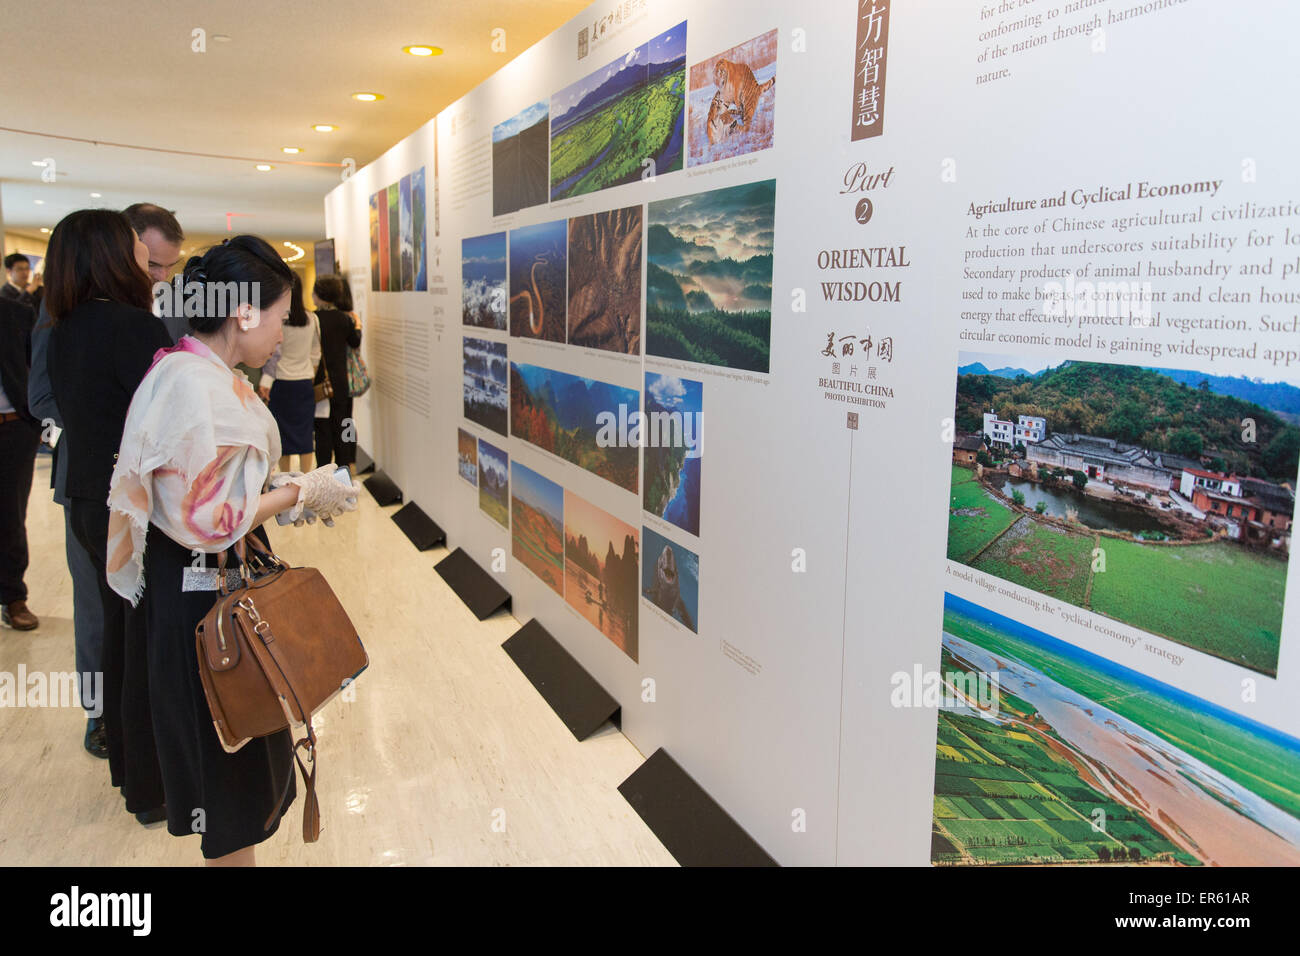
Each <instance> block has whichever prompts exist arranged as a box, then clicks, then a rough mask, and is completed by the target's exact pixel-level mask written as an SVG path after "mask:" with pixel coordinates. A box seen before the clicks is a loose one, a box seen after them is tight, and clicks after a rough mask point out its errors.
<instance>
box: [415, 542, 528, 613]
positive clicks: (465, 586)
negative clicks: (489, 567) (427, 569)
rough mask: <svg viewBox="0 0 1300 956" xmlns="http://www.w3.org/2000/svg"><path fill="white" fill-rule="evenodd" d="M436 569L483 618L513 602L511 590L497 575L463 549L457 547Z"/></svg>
mask: <svg viewBox="0 0 1300 956" xmlns="http://www.w3.org/2000/svg"><path fill="white" fill-rule="evenodd" d="M433 569H434V570H435V571H437V572H438V574H440V575H441V576H442V579H443V580H444V581H446V582H447V584H448V586H450V587H451V589H452V590H453V591H455V592H456V596H457V597H458V598H460V599H461V600H462V601H464V602H465V606H466V607H468V608H469V609H470V610H471V611H473V612H474V616H475V617H476V618H478V619H479V620H480V621H482V620H484V619H486V618H488V617H491V616H492V614H494V613H495V612H496V610H497V609H498V608H500V607H504V606H506V605H508V604H509V603H510V592H509V591H507V590H506V589H505V588H503V587H502V586H501V585H500V583H498V581H497V579H496V577H495V576H494V575H491V574H489V573H488V572H486V571H484V570H483V569H482V568H480V567H479V566H478V565H477V564H475V563H474V559H473V558H471V557H470V556H469V555H468V554H466V553H465V550H464V549H463V548H457V549H456V550H455V551H453V552H452V553H451V554H449V555H447V556H446V557H445V558H443V559H442V560H441V561H439V562H438V563H437V564H435V565H434V566H433Z"/></svg>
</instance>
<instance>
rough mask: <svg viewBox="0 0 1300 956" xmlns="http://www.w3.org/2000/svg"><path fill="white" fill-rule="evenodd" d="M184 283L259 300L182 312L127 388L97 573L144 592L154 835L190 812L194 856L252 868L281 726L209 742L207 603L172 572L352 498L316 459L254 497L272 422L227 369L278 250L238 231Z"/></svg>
mask: <svg viewBox="0 0 1300 956" xmlns="http://www.w3.org/2000/svg"><path fill="white" fill-rule="evenodd" d="M185 283H186V285H187V286H188V285H189V284H190V283H198V284H200V285H203V286H206V285H207V284H208V283H223V284H227V283H233V284H236V287H238V288H245V289H255V290H257V292H256V293H255V295H254V296H252V298H253V299H254V300H255V301H253V302H248V301H239V299H238V298H236V300H235V301H225V302H224V303H223V305H224V306H225V307H224V308H220V309H219V311H217V312H216V313H215V314H203V315H200V316H191V317H190V325H191V327H192V328H193V330H194V334H193V335H192V336H185V337H184V338H182V339H181V340H180V342H179V343H178V344H177V345H176V346H175V347H174V348H171V349H167V350H165V352H164V353H163V354H162V355H160V356H159V358H158V359H157V360H156V361H155V363H154V365H153V367H152V368H151V369H150V370H149V372H148V374H147V375H145V377H144V381H143V382H141V383H140V388H139V390H138V391H137V392H136V394H135V397H134V399H133V400H132V402H131V408H130V412H129V413H128V415H127V419H126V428H125V431H124V434H123V437H122V447H121V448H120V450H119V453H118V460H117V465H116V468H115V470H114V472H113V479H112V489H111V491H110V493H109V498H108V503H109V507H110V508H111V509H112V517H111V519H110V521H109V532H108V533H109V541H108V553H109V554H110V555H111V558H110V560H109V564H108V577H109V581H110V582H111V584H112V586H113V589H114V590H115V591H116V592H117V593H118V594H120V595H122V596H123V597H124V598H127V599H129V600H131V601H132V602H136V601H140V600H142V599H143V609H144V611H145V614H146V617H147V620H148V634H149V678H150V688H151V700H152V706H153V723H154V730H155V732H156V734H157V740H158V756H159V759H160V761H161V764H162V772H163V780H164V783H165V785H166V792H167V829H168V831H169V832H170V833H172V834H173V835H174V836H190V835H191V834H193V833H194V832H195V831H194V816H193V810H194V808H196V807H201V808H203V811H204V824H205V825H204V828H203V830H202V842H201V851H202V854H203V857H204V859H205V860H206V861H207V862H208V863H209V864H210V865H253V864H254V863H255V856H254V850H255V847H256V845H257V844H258V843H261V842H262V841H264V840H266V839H269V838H270V837H271V836H272V835H273V834H274V833H275V832H276V830H277V829H278V828H279V825H280V820H281V818H282V817H283V816H284V814H285V813H286V812H287V811H288V809H289V807H290V805H291V804H292V803H293V800H294V797H295V794H296V791H295V787H294V779H293V757H292V746H293V744H292V740H291V737H290V733H289V730H288V729H287V728H286V729H284V730H281V731H279V732H277V733H274V734H271V735H269V736H266V737H258V738H256V739H253V740H250V741H248V742H247V743H246V744H245V745H244V746H243V747H241V748H240V749H239V750H238V751H236V752H235V753H227V752H226V751H225V749H224V748H223V747H222V746H221V742H220V740H219V739H218V737H217V732H216V729H215V728H214V727H213V724H212V719H211V713H210V711H209V709H208V704H207V701H206V698H205V695H204V692H203V685H202V682H201V681H200V678H199V668H198V658H197V650H196V648H195V640H194V631H195V628H196V627H197V625H198V624H199V622H200V621H201V620H202V619H203V618H204V616H206V614H207V613H208V612H209V611H210V610H211V609H212V604H213V601H214V600H215V595H214V593H213V591H211V590H208V591H202V590H186V589H185V588H184V578H185V573H186V571H187V570H188V569H189V568H190V567H191V565H192V562H193V554H194V552H195V551H198V552H202V553H204V554H216V553H219V552H223V551H224V552H227V554H228V556H229V555H230V554H231V552H233V551H234V550H235V549H234V545H236V544H237V543H238V542H239V541H240V540H241V539H242V538H243V537H244V536H245V535H247V534H249V533H250V532H254V531H255V529H257V528H258V527H259V526H260V525H261V524H262V522H264V521H266V520H267V519H269V518H270V517H272V516H273V515H276V514H279V513H280V512H283V511H288V512H289V513H290V516H291V517H294V518H300V517H301V515H302V509H303V508H306V509H309V510H311V511H312V512H314V513H315V514H316V515H317V516H318V517H321V518H330V517H332V516H333V515H336V514H339V513H341V512H343V511H352V510H355V509H356V496H357V493H358V491H359V490H360V489H359V486H357V485H355V484H353V485H351V486H350V487H345V486H343V485H341V484H340V483H339V482H337V481H335V480H334V477H333V475H332V472H333V468H331V467H329V466H326V467H325V468H319V469H316V470H315V471H312V472H308V473H307V474H305V475H302V474H293V475H286V476H277V479H276V481H277V482H282V484H280V486H279V487H277V488H275V489H274V490H271V491H264V490H263V489H264V488H265V486H266V483H267V479H268V478H269V477H270V473H271V467H272V465H273V464H274V462H275V460H276V459H277V458H279V456H280V435H279V428H278V426H277V425H276V423H275V419H274V418H273V417H272V416H271V413H270V412H269V411H268V410H267V408H266V407H265V406H264V405H263V404H262V403H261V402H260V401H258V399H257V396H256V395H255V394H254V392H253V389H252V386H250V385H249V384H248V380H247V379H246V378H244V376H243V375H242V374H241V373H239V372H237V371H236V370H235V366H236V365H239V364H245V365H249V366H252V367H257V366H261V365H263V364H265V362H266V360H267V359H268V358H270V356H271V354H272V352H273V351H274V350H275V347H276V345H277V344H278V343H279V342H280V341H281V339H282V323H283V322H284V320H285V319H286V318H287V317H288V315H289V312H290V300H291V294H290V293H291V288H292V284H293V273H292V272H291V271H290V270H289V267H288V266H286V265H285V264H284V261H283V260H282V259H281V258H280V256H279V254H278V253H277V252H276V251H275V250H274V249H273V248H271V246H270V245H268V244H267V243H266V242H265V241H264V240H262V239H259V238H258V237H256V236H236V237H235V238H233V239H230V240H227V241H226V242H225V243H223V244H222V245H220V246H215V247H213V248H212V249H210V250H208V252H207V253H205V254H204V255H203V256H202V257H198V256H195V257H193V258H191V259H190V260H189V262H188V263H187V264H186V266H185ZM226 287H227V288H230V287H231V286H230V285H227V286H226ZM205 302H206V297H205ZM209 305H211V304H209ZM237 564H238V554H237V553H236V554H234V556H233V560H231V566H235V565H237Z"/></svg>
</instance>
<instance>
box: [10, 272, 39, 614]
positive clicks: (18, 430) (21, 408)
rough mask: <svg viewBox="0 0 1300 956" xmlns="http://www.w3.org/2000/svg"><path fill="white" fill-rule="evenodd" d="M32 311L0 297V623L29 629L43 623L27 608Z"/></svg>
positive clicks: (35, 426) (35, 435) (34, 431)
mask: <svg viewBox="0 0 1300 956" xmlns="http://www.w3.org/2000/svg"><path fill="white" fill-rule="evenodd" d="M34 324H35V316H34V315H33V314H32V310H31V309H29V308H27V307H26V306H23V305H19V304H18V303H17V302H13V301H11V300H9V299H6V298H0V624H3V625H5V626H6V627H12V628H14V629H15V630H19V631H30V630H33V629H34V628H36V627H37V626H38V625H39V624H40V621H39V620H37V618H36V615H35V614H33V613H32V612H31V611H29V610H28V609H27V585H26V584H25V583H24V582H23V575H24V574H26V573H27V560H28V556H27V499H28V497H29V496H30V495H31V491H32V471H33V467H34V465H35V462H36V449H37V447H38V446H39V445H40V443H41V427H40V424H39V423H38V422H37V421H36V419H35V418H33V417H32V416H31V414H30V413H29V412H28V410H27V374H28V370H29V369H30V367H31V362H32V326H33V325H34Z"/></svg>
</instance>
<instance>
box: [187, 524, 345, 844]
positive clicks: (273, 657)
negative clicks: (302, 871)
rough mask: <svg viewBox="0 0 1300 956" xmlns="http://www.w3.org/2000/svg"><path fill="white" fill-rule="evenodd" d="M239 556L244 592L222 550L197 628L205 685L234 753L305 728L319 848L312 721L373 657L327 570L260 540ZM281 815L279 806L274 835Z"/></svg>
mask: <svg viewBox="0 0 1300 956" xmlns="http://www.w3.org/2000/svg"><path fill="white" fill-rule="evenodd" d="M245 542H247V543H248V544H251V545H252V547H253V548H254V550H256V551H257V552H258V554H257V555H256V559H255V563H250V561H249V560H248V554H247V549H246V548H244V547H243V545H244V544H245ZM235 548H236V554H238V555H239V557H240V560H241V562H242V563H241V567H240V569H239V572H240V577H239V581H240V583H239V586H238V587H235V588H233V589H231V588H230V587H229V583H230V582H229V581H228V578H227V574H226V569H225V564H226V555H225V553H224V552H223V553H222V555H221V559H220V561H219V562H218V565H219V570H218V572H217V577H218V581H219V582H220V596H219V597H218V598H217V602H216V603H215V604H214V605H213V607H212V610H211V611H209V612H208V614H207V616H206V617H204V618H203V620H202V621H201V622H200V623H199V625H198V627H197V628H195V639H196V641H197V646H198V657H199V679H200V680H201V681H202V682H203V693H204V696H205V697H207V700H208V709H209V710H210V711H211V712H212V722H213V724H214V725H215V726H216V729H217V737H218V739H219V740H220V741H221V745H222V747H224V748H225V749H226V751H227V752H228V753H234V752H235V751H237V750H238V749H239V748H240V747H242V746H244V744H246V743H248V741H250V740H252V739H253V738H254V737H265V736H267V735H269V734H274V733H276V732H278V731H281V730H285V729H286V728H294V729H296V728H305V729H306V733H305V735H304V736H303V737H302V739H301V740H298V741H296V742H295V743H294V746H293V755H294V759H295V760H296V761H297V763H298V769H299V770H300V771H301V773H302V779H303V783H304V785H305V787H306V795H305V799H304V804H303V819H302V838H303V840H304V841H305V842H307V843H314V842H315V841H316V839H317V838H318V837H319V836H320V807H319V805H318V803H317V801H316V734H315V732H314V731H313V729H312V725H311V719H312V715H313V714H315V713H316V712H317V711H318V710H320V709H321V708H322V707H323V706H325V704H326V703H328V702H329V701H330V700H331V699H332V698H333V697H334V696H335V695H336V694H338V693H339V692H340V691H342V690H343V689H344V688H345V687H346V686H347V685H348V684H350V683H352V681H354V680H356V678H357V676H358V675H359V674H360V673H361V672H362V671H363V670H365V669H366V667H367V666H369V663H370V659H369V657H368V656H367V655H366V649H365V648H364V647H363V646H362V644H361V638H360V636H358V634H357V629H356V628H355V627H353V625H352V621H351V620H350V619H349V618H348V615H347V612H346V611H345V610H343V605H342V604H340V603H339V599H338V598H337V597H335V596H334V592H333V591H332V590H331V589H330V586H329V585H328V584H327V583H326V582H325V578H324V577H323V576H322V575H321V573H320V572H319V571H317V570H316V569H315V568H291V567H289V565H287V564H286V563H285V562H284V561H282V560H281V559H280V558H279V557H277V556H276V555H275V554H274V553H273V552H271V551H269V550H267V549H266V548H265V547H264V546H263V545H262V544H261V542H259V541H258V540H257V539H256V538H254V537H253V536H252V535H249V536H247V537H246V538H244V539H243V541H240V542H238V543H237V544H236V545H235ZM303 753H305V754H306V763H304V761H303ZM307 764H310V766H311V770H310V771H308V769H307ZM279 813H280V808H279V807H276V808H275V810H273V811H272V814H271V817H270V818H269V819H268V820H267V822H266V829H268V830H269V829H270V828H271V825H272V824H273V823H274V822H275V819H276V816H277V815H278V814H279Z"/></svg>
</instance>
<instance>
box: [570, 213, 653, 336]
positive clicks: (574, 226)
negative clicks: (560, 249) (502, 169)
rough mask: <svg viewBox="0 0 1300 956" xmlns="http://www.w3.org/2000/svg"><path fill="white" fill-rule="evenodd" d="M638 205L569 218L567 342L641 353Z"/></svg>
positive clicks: (639, 221)
mask: <svg viewBox="0 0 1300 956" xmlns="http://www.w3.org/2000/svg"><path fill="white" fill-rule="evenodd" d="M641 223H642V217H641V207H640V206H629V207H628V208H626V209H613V210H610V211H609V212H598V213H595V214H593V215H590V216H576V217H574V218H573V219H570V220H569V344H570V345H580V346H582V347H584V348H592V349H605V350H606V351H609V352H621V353H622V354H624V355H640V354H641Z"/></svg>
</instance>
